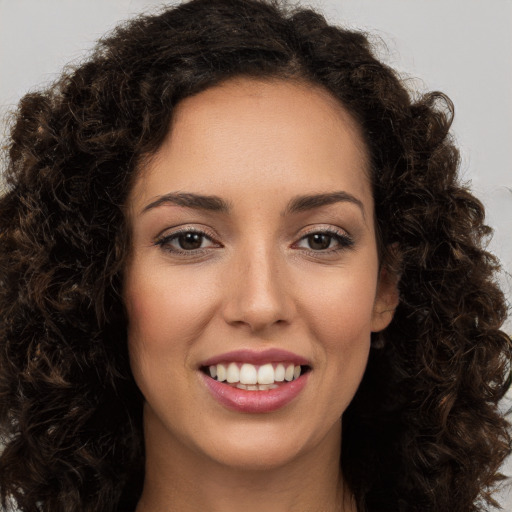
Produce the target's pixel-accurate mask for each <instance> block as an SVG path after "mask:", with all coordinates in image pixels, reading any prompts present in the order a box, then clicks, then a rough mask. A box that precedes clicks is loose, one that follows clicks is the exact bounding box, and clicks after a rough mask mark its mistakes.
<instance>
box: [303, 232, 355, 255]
mask: <svg viewBox="0 0 512 512" xmlns="http://www.w3.org/2000/svg"><path fill="white" fill-rule="evenodd" d="M352 245H354V241H353V240H352V238H351V237H350V236H349V235H347V234H346V233H343V232H339V231H330V230H323V231H315V232H313V233H309V234H307V235H306V236H304V237H302V238H301V239H300V240H299V241H298V242H297V244H296V246H297V247H299V248H301V249H307V250H310V251H315V252H322V251H323V252H333V251H338V250H341V249H344V248H348V247H352Z"/></svg>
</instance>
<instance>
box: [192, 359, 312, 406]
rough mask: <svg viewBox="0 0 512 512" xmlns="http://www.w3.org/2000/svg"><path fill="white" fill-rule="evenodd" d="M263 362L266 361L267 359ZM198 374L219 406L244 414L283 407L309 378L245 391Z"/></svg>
mask: <svg viewBox="0 0 512 512" xmlns="http://www.w3.org/2000/svg"><path fill="white" fill-rule="evenodd" d="M225 355H226V354H224V356H225ZM237 360H238V361H239V360H240V359H237ZM265 360H266V361H268V359H265ZM199 374H200V375H201V377H202V378H203V381H204V383H205V384H206V387H207V388H208V391H210V393H211V394H212V395H213V397H214V398H215V399H216V400H217V401H218V402H219V403H220V404H222V405H224V406H225V407H227V408H228V409H231V410H234V411H238V412H245V413H265V412H272V411H276V410H277V409H280V408H281V407H284V406H285V405H287V404H289V403H290V402H291V401H292V400H293V399H294V398H295V397H296V396H297V395H298V394H299V393H300V392H301V391H302V390H303V389H304V386H305V385H306V383H307V381H308V377H309V372H308V373H305V374H303V375H301V376H300V377H299V378H298V379H296V380H293V381H291V382H286V383H284V384H281V385H280V386H279V387H278V388H276V389H269V390H268V391H247V390H245V389H238V388H234V387H231V386H228V385H227V384H225V383H223V382H219V381H217V380H215V379H212V378H211V377H209V376H208V375H206V374H204V373H203V372H199Z"/></svg>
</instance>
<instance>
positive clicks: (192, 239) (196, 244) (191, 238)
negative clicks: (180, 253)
mask: <svg viewBox="0 0 512 512" xmlns="http://www.w3.org/2000/svg"><path fill="white" fill-rule="evenodd" d="M202 238H203V236H202V235H201V234H199V233H185V234H183V235H180V236H179V238H178V241H179V244H180V247H181V248H182V249H185V250H189V251H190V250H193V249H199V248H200V247H201V244H202V242H203V240H202Z"/></svg>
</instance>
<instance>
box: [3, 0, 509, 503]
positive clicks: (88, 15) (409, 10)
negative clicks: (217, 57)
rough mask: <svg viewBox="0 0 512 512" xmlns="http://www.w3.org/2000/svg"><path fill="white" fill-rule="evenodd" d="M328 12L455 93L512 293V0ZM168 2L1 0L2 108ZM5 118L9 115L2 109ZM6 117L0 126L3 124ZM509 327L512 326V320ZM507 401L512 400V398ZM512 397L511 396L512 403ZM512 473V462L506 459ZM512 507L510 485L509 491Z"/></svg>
mask: <svg viewBox="0 0 512 512" xmlns="http://www.w3.org/2000/svg"><path fill="white" fill-rule="evenodd" d="M298 3H301V4H304V5H311V6H314V7H316V8H320V9H321V10H322V11H323V12H324V13H325V14H326V15H327V17H328V18H329V19H331V20H332V21H337V22H339V23H342V24H344V25H348V26H350V27H353V28H359V29H363V30H368V31H369V32H370V33H372V34H374V36H373V37H374V38H375V39H381V40H382V41H383V42H384V46H383V47H382V49H381V51H380V54H381V56H382V57H383V58H384V60H385V61H387V62H388V63H389V64H391V65H392V66H393V67H394V68H395V69H398V70H399V71H400V72H401V74H402V76H403V78H404V79H406V80H407V82H408V83H409V84H410V85H411V87H413V88H415V89H418V90H420V91H425V90H432V89H437V90H441V91H443V92H445V93H447V94H448V96H450V97H451V99H452V100H453V102H454V103H455V108H456V115H455V122H454V125H453V132H454V135H455V137H456V140H457V143H458V145H459V147H460V149H461V154H462V167H461V172H462V176H463V178H464V179H465V180H468V181H469V180H471V182H472V187H473V190H474V191H475V193H476V194H477V195H478V196H479V197H480V199H481V200H482V201H483V202H484V204H485V206H486V209H487V222H488V224H490V225H491V226H492V227H493V228H494V229H495V236H494V238H493V240H492V242H491V244H490V250H491V251H493V252H494V253H495V254H497V255H498V256H499V258H500V259H501V262H502V265H503V272H502V274H501V276H500V281H501V284H502V286H503V288H504V289H505V291H506V293H507V295H508V297H509V300H510V297H511V295H512V293H511V292H512V276H511V274H512V236H511V235H512V148H511V146H512V0H487V1H484V0H464V1H462V0H323V1H322V0H317V1H314V0H313V1H309V2H306V1H301V2H298ZM161 5H163V4H162V2H156V1H152V0H0V116H2V117H3V116H5V114H6V113H7V112H8V111H9V109H12V108H14V107H15V105H16V103H17V101H18V99H19V98H20V97H21V96H22V95H23V94H24V93H25V92H27V91H29V90H31V89H33V88H38V87H39V86H40V85H41V84H43V83H46V82H51V81H52V80H53V79H54V78H55V77H56V74H57V73H58V72H59V70H60V69H61V68H62V67H63V66H64V65H65V64H67V63H69V62H72V61H76V60H79V59H80V58H81V57H83V55H84V54H85V53H86V52H87V51H88V50H89V49H90V48H91V47H92V46H93V44H94V41H95V40H96V39H97V38H98V37H100V36H101V35H103V34H104V33H105V32H106V31H107V30H109V29H111V28H113V27H114V26H115V25H116V24H117V22H118V21H120V20H123V19H126V18H129V17H130V16H132V15H133V14H136V13H139V12H141V11H148V10H149V11H151V10H154V9H155V8H158V7H159V6H161ZM4 119H5V117H4ZM4 127H5V123H0V136H2V135H3V132H4V131H5V128H4ZM505 329H506V330H507V332H509V333H510V334H512V322H511V320H510V319H509V322H508V323H507V324H506V327H505ZM505 405H506V404H505ZM505 405H504V406H505ZM505 472H506V473H507V474H509V475H512V462H511V463H510V464H509V465H508V467H506V468H505ZM502 503H503V506H504V509H505V510H507V511H512V493H511V492H510V491H508V492H507V491H504V493H503V497H502Z"/></svg>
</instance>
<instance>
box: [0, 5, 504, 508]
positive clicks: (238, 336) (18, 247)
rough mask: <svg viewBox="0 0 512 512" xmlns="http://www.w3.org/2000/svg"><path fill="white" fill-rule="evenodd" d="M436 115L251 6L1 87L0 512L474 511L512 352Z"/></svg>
mask: <svg viewBox="0 0 512 512" xmlns="http://www.w3.org/2000/svg"><path fill="white" fill-rule="evenodd" d="M451 118H452V107H451V103H450V101H449V100H448V99H447V98H446V97H445V96H443V95H442V94H440V93H432V94H428V95H426V96H424V97H423V98H421V99H420V100H419V101H416V102H413V101H412V100H411V98H410V95H409V94H408V92H407V91H406V90H405V89H404V87H403V85H402V84H401V83H400V81H399V80H398V79H397V78H396V76H395V74H394V73H393V72H392V71H391V70H390V69H389V68H387V67H386V66H384V65H383V64H381V63H380V62H379V61H377V60H376V59H375V57H374V56H373V55H372V53H371V48H370V46H369V44H368V42H367V40H366V39H365V37H364V36H363V35H362V34H359V33H356V32H350V31H346V30H343V29H339V28H335V27H332V26H329V25H328V24H327V23H326V22H325V20H324V19H323V18H322V17H321V16H320V15H318V14H315V13H314V12H311V11H308V10H296V11H293V10H289V11H287V10H286V9H285V8H284V7H282V6H281V7H280V6H278V5H276V4H274V3H269V2H260V1H253V0H215V1H213V2H212V1H207V0H194V1H191V2H188V3H185V4H183V5H181V6H179V7H175V8H170V9H167V10H164V11H163V12H162V14H160V15H158V16H151V17H144V18H139V19H136V20H134V21H133V22H131V23H129V24H127V25H126V26H124V27H120V28H118V29H117V30H116V31H115V32H114V33H113V35H112V36H110V37H109V38H106V39H104V40H103V41H102V42H101V43H100V45H99V46H98V48H97V50H96V52H95V54H94V55H93V56H92V58H91V59H90V60H89V61H88V62H86V63H84V64H83V65H81V66H80V67H78V68H77V69H76V70H74V71H72V72H70V73H68V74H66V75H64V76H63V77H62V79H61V80H60V81H59V82H58V83H57V84H55V86H54V87H52V88H51V89H50V90H48V91H45V92H42V93H34V94H30V95H27V96H26V97H25V98H23V100H22V102H21V104H20V107H19V111H18V114H17V121H16V123H15V124H14V126H13V129H12V135H11V138H12V143H11V146H10V150H9V151H10V152H9V163H8V168H7V179H8V189H7V192H6V193H5V195H4V196H3V197H2V199H1V202H0V219H1V220H0V226H1V232H0V233H1V235H0V236H1V241H2V250H1V260H0V261H1V263H0V269H1V272H2V274H1V277H0V283H1V284H2V286H1V298H0V311H1V312H2V314H1V318H2V320H1V324H0V340H1V348H2V351H1V361H2V363H1V365H2V373H1V377H0V379H1V384H0V386H1V387H0V389H1V396H2V402H1V404H2V408H1V412H0V417H1V418H2V425H3V426H2V428H3V433H4V434H3V436H4V438H5V449H4V451H3V453H2V455H1V458H0V489H1V491H2V496H3V500H4V506H6V505H7V503H8V502H9V500H10V499H15V500H16V502H17V503H18V506H19V508H20V509H21V510H25V511H29V510H30V511H31V510H48V511H50V510H51V511H61V510H62V511H64V510H66V511H67V510H95V511H98V510H137V512H144V511H148V510H152V511H157V510H176V511H188V510H194V511H197V510H211V511H223V512H229V511H231V510H235V509H236V510H238V509H240V508H242V507H243V509H244V510H246V511H251V510H262V509H268V510H273V511H276V512H280V511H288V510H294V511H295V510H298V511H301V512H302V511H304V512H305V511H315V512H320V511H321V512H324V511H340V510H341V511H344V512H347V511H356V510H357V511H366V510H367V511H397V510H400V511H422V512H425V511H450V512H453V511H461V512H462V511H464V512H469V511H477V510H484V508H485V504H486V503H492V490H493V488H494V487H495V485H496V483H497V482H498V481H499V474H498V470H499V467H500V464H501V463H502V461H503V460H504V458H505V457H506V455H507V454H508V453H509V443H510V438H509V433H508V424H507V422H506V420H505V419H504V417H503V416H502V414H501V413H500V412H499V409H498V407H497V404H498V402H499V400H500V399H501V397H502V396H503V394H504V393H505V391H506V388H507V385H508V380H507V377H508V374H507V371H508V365H509V364H510V361H511V357H510V340H509V338H508V337H507V336H506V335H505V334H504V333H503V332H502V331H500V330H499V329H500V326H501V325H502V323H503V321H504V319H505V315H506V308H505V304H504V299H503V296H502V294H501V292H500V290H499V289H498V288H497V286H496V285H495V284H494V280H493V277H494V273H495V272H496V270H497V262H496V260H495V259H494V258H493V256H492V255H490V254H489V253H487V252H486V251H485V250H484V248H483V245H484V242H485V239H486V237H487V235H489V232H490V230H489V228H488V227H487V226H485V225H484V223H483V217H484V215H483V208H482V206H481V204H480V203H479V202H478V200H477V199H475V198H474V197H473V196H472V195H471V194H470V192H469V191H468V190H467V189H465V188H464V187H462V186H461V185H460V184H459V182H458V177H457V165H458V154H457V150H456V149H455V148H454V146H453V144H452V142H451V140H450V137H449V134H448V130H449V126H450V123H451Z"/></svg>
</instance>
